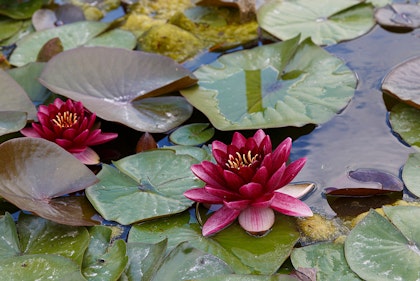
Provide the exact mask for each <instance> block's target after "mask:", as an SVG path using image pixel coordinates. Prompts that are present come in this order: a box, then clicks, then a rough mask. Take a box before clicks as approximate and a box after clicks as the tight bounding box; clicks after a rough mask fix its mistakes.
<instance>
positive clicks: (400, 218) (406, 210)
mask: <svg viewBox="0 0 420 281" xmlns="http://www.w3.org/2000/svg"><path fill="white" fill-rule="evenodd" d="M382 208H383V210H384V212H385V214H386V216H387V217H388V218H389V219H390V221H391V222H392V223H393V224H394V225H395V226H396V227H398V229H399V230H400V231H401V233H402V234H404V236H405V237H406V238H407V239H408V240H409V241H411V246H412V247H414V246H416V247H417V250H419V246H420V227H413V225H417V224H418V223H417V218H418V217H419V216H420V208H419V207H416V206H392V207H391V206H384V207H382ZM414 244H416V245H414ZM417 254H419V255H420V251H417Z"/></svg>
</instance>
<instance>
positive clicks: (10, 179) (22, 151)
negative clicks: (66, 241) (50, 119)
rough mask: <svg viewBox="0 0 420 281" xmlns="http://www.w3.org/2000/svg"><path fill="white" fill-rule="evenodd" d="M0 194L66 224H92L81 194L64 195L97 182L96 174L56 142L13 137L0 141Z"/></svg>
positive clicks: (10, 200) (32, 210)
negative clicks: (0, 142)
mask: <svg viewBox="0 0 420 281" xmlns="http://www.w3.org/2000/svg"><path fill="white" fill-rule="evenodd" d="M0 177H1V179H2V180H1V181H0V196H2V197H3V198H5V199H6V200H7V201H9V202H11V203H13V204H14V205H16V206H17V207H19V208H20V209H22V210H27V211H31V212H34V213H36V214H37V215H39V216H41V217H43V218H46V219H49V220H52V221H55V222H58V223H62V224H69V225H94V224H98V222H97V221H95V220H93V218H92V217H93V216H94V215H95V210H94V209H93V208H92V206H91V205H90V204H89V202H88V200H87V199H86V198H85V197H84V196H64V197H60V196H63V195H66V194H69V193H72V192H76V191H79V190H82V189H84V188H86V187H87V186H90V185H92V184H94V183H96V182H97V180H98V179H97V178H96V176H95V174H93V173H92V172H91V170H89V168H87V167H86V166H85V165H84V164H82V163H81V162H80V161H79V160H77V159H76V158H75V157H74V156H73V155H71V154H70V153H69V152H67V151H66V150H64V149H63V148H61V147H60V146H58V145H57V144H55V143H53V142H50V141H47V140H44V139H40V138H15V139H11V140H8V141H6V142H4V143H2V144H1V145H0Z"/></svg>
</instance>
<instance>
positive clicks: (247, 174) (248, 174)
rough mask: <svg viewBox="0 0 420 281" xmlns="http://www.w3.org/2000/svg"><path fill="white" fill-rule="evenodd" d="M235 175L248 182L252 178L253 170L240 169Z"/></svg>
mask: <svg viewBox="0 0 420 281" xmlns="http://www.w3.org/2000/svg"><path fill="white" fill-rule="evenodd" d="M237 174H238V175H239V176H240V177H241V178H242V179H243V180H244V181H245V182H250V181H251V180H252V178H253V177H254V174H255V171H254V168H251V167H246V166H245V167H241V168H240V169H239V170H238V171H237Z"/></svg>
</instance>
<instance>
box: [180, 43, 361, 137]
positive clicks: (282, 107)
mask: <svg viewBox="0 0 420 281" xmlns="http://www.w3.org/2000/svg"><path fill="white" fill-rule="evenodd" d="M194 75H195V76H196V77H197V78H198V79H199V82H198V85H197V86H193V87H190V88H188V89H185V90H181V93H182V95H183V96H184V97H186V98H187V100H188V101H189V102H190V103H191V104H192V105H193V106H195V107H196V108H197V109H199V110H200V111H202V112H203V113H204V114H205V115H206V116H207V117H208V118H209V120H210V122H211V123H212V124H213V126H214V127H216V128H217V129H219V130H239V129H257V128H271V127H283V126H303V125H305V124H308V123H314V124H319V123H323V122H325V121H327V120H329V119H330V118H332V117H333V116H334V115H335V114H336V113H337V112H339V111H340V110H342V108H343V107H345V106H346V105H347V103H348V101H349V100H350V99H351V97H352V96H353V93H354V89H355V87H356V84H357V79H356V76H355V75H354V73H353V72H352V71H351V70H350V69H349V68H348V67H347V66H345V64H344V62H343V61H341V60H340V59H338V58H336V57H334V56H332V55H330V54H329V53H327V52H326V51H325V50H323V49H322V48H321V47H319V46H316V45H315V44H313V43H312V42H311V41H310V40H305V41H304V42H302V43H301V44H299V38H298V37H296V38H293V39H290V40H287V41H284V42H279V43H274V44H269V45H264V46H260V47H256V48H254V49H250V50H243V51H238V52H234V53H231V54H226V55H224V56H222V57H220V58H219V59H218V60H217V61H216V62H214V63H212V64H209V65H204V66H201V67H200V68H199V69H198V70H197V71H195V72H194Z"/></svg>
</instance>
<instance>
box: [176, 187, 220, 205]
mask: <svg viewBox="0 0 420 281" xmlns="http://www.w3.org/2000/svg"><path fill="white" fill-rule="evenodd" d="M184 196H185V197H187V198H188V199H190V200H193V201H196V202H200V203H207V204H221V203H223V200H222V199H221V198H219V197H217V196H214V195H211V194H210V193H208V192H207V191H206V190H205V189H204V188H201V187H200V188H193V189H190V190H187V191H185V192H184Z"/></svg>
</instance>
